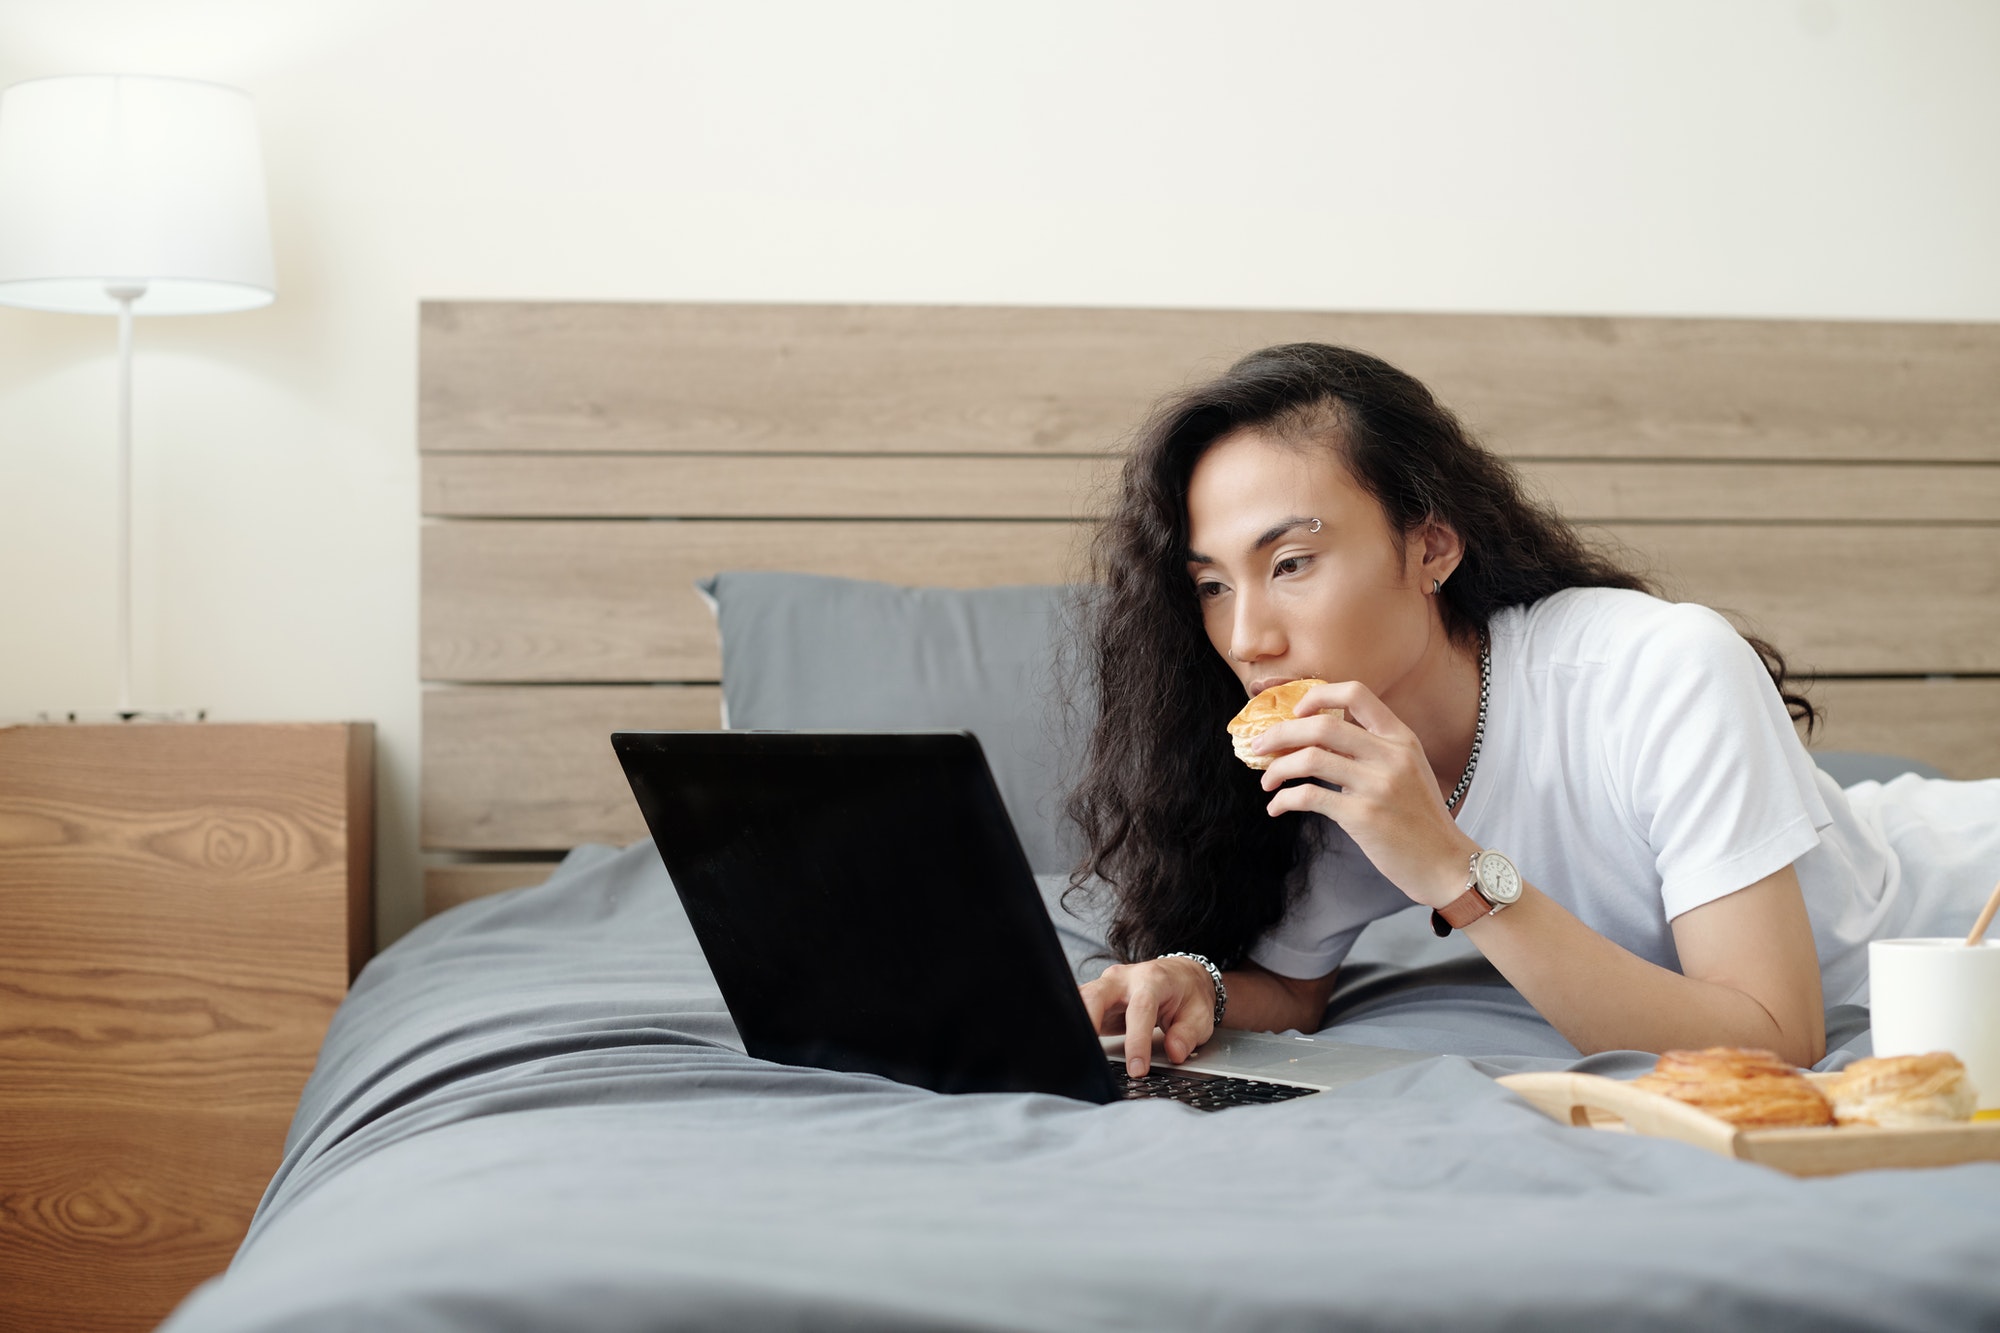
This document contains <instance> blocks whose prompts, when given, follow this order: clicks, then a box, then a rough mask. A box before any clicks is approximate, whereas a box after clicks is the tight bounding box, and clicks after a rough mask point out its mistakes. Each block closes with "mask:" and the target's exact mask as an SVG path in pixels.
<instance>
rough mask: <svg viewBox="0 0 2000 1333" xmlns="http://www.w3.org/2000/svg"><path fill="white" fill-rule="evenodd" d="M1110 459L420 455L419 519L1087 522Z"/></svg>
mask: <svg viewBox="0 0 2000 1333" xmlns="http://www.w3.org/2000/svg"><path fill="white" fill-rule="evenodd" d="M1117 466H1118V460H1116V459H1111V458H1033V457H1022V458H984V457H977V456H973V457H951V458H936V457H922V456H896V457H882V456H873V457H852V456H831V457H830V456H827V455H814V454H595V455H585V456H582V457H579V456H577V455H575V454H426V455H425V456H424V460H423V494H424V512H425V513H426V514H430V515H434V516H459V517H476V518H1052V519H1074V518H1082V517H1084V516H1085V515H1086V514H1087V513H1088V512H1089V509H1090V506H1091V503H1092V500H1093V499H1094V498H1095V497H1097V496H1098V495H1100V494H1101V493H1102V490H1103V487H1104V486H1106V485H1107V484H1108V483H1109V482H1110V480H1111V478H1112V477H1113V476H1114V475H1115V473H1116V470H1117Z"/></svg>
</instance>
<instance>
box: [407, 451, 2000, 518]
mask: <svg viewBox="0 0 2000 1333" xmlns="http://www.w3.org/2000/svg"><path fill="white" fill-rule="evenodd" d="M1118 463H1119V460H1118V459H1116V458H1033V457H1024V458H984V457H942V458H941V457H925V456H921V455H911V456H891V457H884V456H879V455H878V456H859V457H857V456H825V455H811V454H803V455H801V454H789V455H765V454H748V455H741V454H739V455H728V454H592V455H576V454H428V455H425V457H424V460H423V490H424V512H425V513H426V514H430V515H433V516H449V517H467V518H1056V519H1074V518H1086V517H1089V516H1090V515H1091V514H1093V513H1095V512H1099V511H1100V509H1101V506H1102V504H1103V502H1104V501H1105V500H1107V499H1108V498H1110V488H1111V487H1113V486H1114V485H1115V483H1116V475H1117V468H1118ZM1520 470H1521V473H1522V475H1523V477H1524V478H1525V479H1526V480H1527V481H1528V483H1529V484H1530V485H1531V486H1534V487H1536V488H1538V489H1539V491H1540V492H1541V493H1542V494H1543V495H1545V496H1547V497H1548V498H1550V499H1551V500H1552V501H1554V503H1555V504H1556V506H1557V508H1559V509H1560V510H1561V511H1562V512H1563V513H1564V514H1566V515H1568V516H1569V517H1570V518H1572V519H1574V520H1577V521H1579V522H1599V523H1603V522H1617V521H1621V520H1639V521H1683V522H1685V521H1696V520H1718V521H1731V522H1752V521H1762V522H1770V521H1783V522H1836V521H1850V522H1863V523H1879V522H1948V523H1949V522H1956V523H2000V466H1995V465H1990V464H1935V465H1924V464H1916V465H1909V464H1895V463H1847V464H1842V463H1831V464H1827V463H1740V462H1722V463H1715V462H1671V463H1655V462H1643V461H1619V462H1585V461H1577V460H1560V461H1558V460H1546V459H1531V460H1523V461H1522V462H1521V463H1520Z"/></svg>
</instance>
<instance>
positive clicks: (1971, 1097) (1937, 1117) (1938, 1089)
mask: <svg viewBox="0 0 2000 1333" xmlns="http://www.w3.org/2000/svg"><path fill="white" fill-rule="evenodd" d="M1820 1087H1821V1088H1822V1089H1823V1090H1824V1091H1825V1093H1826V1098H1827V1100H1828V1101H1830V1102H1832V1103H1833V1119H1834V1122H1835V1123H1836V1124H1841V1125H1882V1126H1885V1127H1894V1128H1900V1127H1903V1126H1907V1125H1942V1124H1950V1123H1951V1122H1953V1121H1957V1120H1970V1119H1972V1113H1973V1111H1974V1110H1975V1109H1977V1107H1978V1105H1979V1095H1978V1092H1977V1090H1976V1089H1974V1088H1973V1086H1972V1080H1971V1079H1969V1078H1967V1077H1966V1075H1965V1065H1964V1064H1963V1063H1961V1062H1960V1060H1959V1058H1958V1057H1957V1056H1955V1055H1953V1054H1952V1053H1951V1052H1949V1051H1932V1052H1931V1053H1930V1054H1929V1055H1888V1056H1877V1057H1875V1058H1873V1059H1868V1060H1856V1061H1855V1062H1854V1063H1853V1064H1851V1065H1849V1066H1847V1068H1845V1069H1843V1070H1841V1071H1840V1072H1839V1073H1838V1074H1836V1075H1834V1076H1833V1078H1831V1079H1829V1080H1828V1081H1826V1082H1824V1083H1822V1084H1821V1085H1820Z"/></svg>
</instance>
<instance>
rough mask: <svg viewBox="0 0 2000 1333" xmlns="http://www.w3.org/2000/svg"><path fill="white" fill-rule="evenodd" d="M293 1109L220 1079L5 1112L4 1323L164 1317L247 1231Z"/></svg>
mask: <svg viewBox="0 0 2000 1333" xmlns="http://www.w3.org/2000/svg"><path fill="white" fill-rule="evenodd" d="M301 1081H303V1076H301ZM289 1118H290V1117H289V1108H288V1109H287V1112H286V1114H285V1116H283V1117H279V1116H274V1115H272V1114H271V1113H270V1112H269V1111H267V1110H265V1109H263V1108H252V1109H242V1108H235V1107H232V1106H230V1105H229V1104H228V1102H227V1099H226V1094H225V1093H224V1092H223V1091H222V1090H217V1092H216V1093H215V1095H214V1096H213V1097H212V1099H210V1100H208V1101H207V1102H205V1103H204V1104H201V1105H194V1104H190V1103H189V1102H187V1101H186V1100H178V1101H176V1100H163V1101H155V1102H154V1103H152V1104H150V1105H147V1106H144V1107H131V1106H107V1105H105V1104H103V1103H102V1102H101V1101H99V1100H97V1099H95V1098H93V1097H88V1096H85V1095H78V1096H74V1097H69V1098H63V1099H53V1100H51V1101H49V1102H46V1103H42V1104H38V1105H33V1106H27V1107H11V1106H10V1107H9V1108H8V1109H7V1111H6V1113H5V1114H0V1163H5V1170H6V1174H5V1176H4V1178H3V1179H4V1183H0V1195H4V1207H0V1328H6V1329H10V1330H13V1329H19V1330H23V1333H25V1331H26V1330H31V1329H32V1330H34V1331H35V1333H123V1331H124V1330H133V1331H134V1333H137V1330H143V1329H151V1328H154V1327H156V1326H157V1325H158V1324H159V1322H160V1321H161V1320H162V1319H164V1318H166V1316H167V1314H168V1313H169V1312H170V1311H171V1310H172V1309H173V1307H174V1306H175V1305H177V1304H179V1302H180V1300H181V1298H182V1297H183V1296H185V1295H186V1294H187V1293H188V1292H190V1291H192V1290H194V1288H195V1287H197V1286H199V1285H200V1284H201V1283H202V1282H204V1281H205V1280H207V1279H208V1278H211V1277H214V1276H215V1275H216V1274H217V1273H219V1272H221V1271H222V1269H223V1268H224V1267H225V1266H227V1264H228V1262H229V1257H230V1256H231V1255H232V1254H234V1253H235V1251H236V1247H237V1246H238V1245H239V1244H241V1243H242V1240H243V1233H244V1231H245V1230H246V1229H247V1228H248V1225H249V1221H250V1216H251V1214H252V1213H253V1212H255V1211H256V1207H257V1201H258V1199H259V1198H261V1197H262V1195H263V1192H264V1186H265V1184H266V1182H267V1180H268V1179H269V1177H270V1175H271V1173H272V1172H273V1171H274V1170H276V1168H277V1165H278V1162H279V1160H280V1158H281V1157H282V1156H283V1153H284V1145H285V1128H286V1123H287V1121H288V1120H289ZM246 1161H254V1162H256V1163H258V1164H259V1167H258V1170H257V1171H255V1172H251V1171H247V1170H245V1169H244V1163H245V1162H246Z"/></svg>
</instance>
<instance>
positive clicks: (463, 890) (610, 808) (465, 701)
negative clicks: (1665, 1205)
mask: <svg viewBox="0 0 2000 1333" xmlns="http://www.w3.org/2000/svg"><path fill="white" fill-rule="evenodd" d="M1811 697H1812V699H1813V702H1814V703H1815V704H1816V705H1821V706H1823V711H1824V717H1823V719H1822V725H1821V728H1820V730H1819V733H1818V735H1817V736H1816V737H1815V738H1814V741H1813V746H1814V748H1815V749H1825V750H1873V751H1877V752H1882V753H1894V754H1904V755H1908V756H1910V757H1912V758H1916V759H1922V760H1924V761H1925V762H1927V763H1930V764H1934V765H1936V766H1937V767H1938V768H1939V769H1941V770H1942V771H1943V772H1945V773H1946V774H1948V775H1950V776H1952V777H1959V778H1975V777H2000V680H1991V679H1970V680H1967V679H1956V680H1949V679H1939V680H1922V679H1918V680H1822V681H1816V682H1814V684H1813V686H1812V693H1811ZM424 703H425V707H424V784H425V785H424V844H425V846H426V847H429V848H431V849H433V850H446V849H449V850H458V851H530V850H560V849H566V848H568V847H571V846H574V845H575V844H577V843H579V842H609V843H614V844H623V843H627V842H630V841H632V840H633V839H635V838H640V837H644V836H645V832H646V829H645V824H644V822H643V821H642V820H641V819H640V817H639V812H638V809H637V808H636V807H635V806H634V805H633V803H632V797H631V793H630V791H629V789H628V788H627V787H626V785H625V780H624V777H623V775H622V774H620V773H619V771H618V767H617V764H616V763H615V762H606V761H607V760H609V758H610V747H609V745H608V744H606V741H605V738H606V737H607V736H608V735H609V734H610V733H611V732H612V731H615V730H619V729H621V728H626V727H662V728H675V729H681V728H688V729H693V728H705V727H711V726H714V725H716V720H717V719H716V712H717V708H718V705H719V703H720V691H719V690H717V689H716V687H714V686H670V687H663V688H656V687H650V686H605V687H574V688H561V689H556V688H550V687H546V686H526V687H518V688H515V687H507V686H479V687H473V688H463V689H433V690H429V691H427V692H426V693H425V695H424ZM551 869H552V867H551V866H550V865H549V864H548V863H547V862H539V863H513V864H502V865H494V864H481V865H457V866H434V867H431V868H430V869H428V870H426V871H425V901H426V909H425V910H426V912H427V913H435V912H439V911H443V910H444V909H445V908H447V907H451V906H455V905H456V904H457V903H459V902H463V901H466V900H467V899H469V898H473V897H479V896H482V895H483V894H486V893H494V892H498V891H499V890H501V889H505V888H513V887H515V886H517V885H519V884H530V883H540V882H541V881H542V880H543V879H546V878H548V875H549V873H550V870H551Z"/></svg>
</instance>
